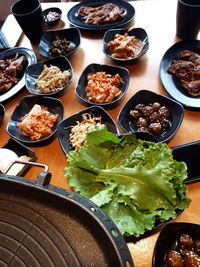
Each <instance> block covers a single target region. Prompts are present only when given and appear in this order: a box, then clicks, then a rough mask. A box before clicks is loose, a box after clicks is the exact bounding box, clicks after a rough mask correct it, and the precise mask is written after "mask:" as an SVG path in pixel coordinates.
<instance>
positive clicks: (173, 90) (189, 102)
mask: <svg viewBox="0 0 200 267" xmlns="http://www.w3.org/2000/svg"><path fill="white" fill-rule="evenodd" d="M185 49H187V50H191V51H194V52H195V53H197V54H199V55H200V41H199V40H191V41H181V42H178V43H176V44H174V45H173V46H171V47H170V48H169V49H168V50H167V51H166V52H165V54H164V56H163V58H162V60H161V63H160V80H161V82H162V85H163V87H164V88H165V90H166V91H167V92H168V94H169V95H170V96H172V97H173V98H174V99H175V100H177V101H178V102H180V103H181V104H182V105H184V107H185V108H186V109H194V110H199V109H200V96H197V97H194V96H191V95H189V94H188V93H187V91H186V89H184V88H183V87H182V86H181V84H180V82H179V81H178V80H177V79H176V77H174V75H172V74H169V73H168V72H167V70H168V68H169V67H170V66H171V64H172V62H173V60H178V59H179V53H180V52H181V51H183V50H185Z"/></svg>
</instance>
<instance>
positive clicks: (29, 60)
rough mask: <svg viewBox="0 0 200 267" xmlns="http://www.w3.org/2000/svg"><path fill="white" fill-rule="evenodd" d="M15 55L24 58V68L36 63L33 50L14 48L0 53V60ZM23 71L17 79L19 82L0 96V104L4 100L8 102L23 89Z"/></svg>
mask: <svg viewBox="0 0 200 267" xmlns="http://www.w3.org/2000/svg"><path fill="white" fill-rule="evenodd" d="M17 53H18V54H19V56H24V57H25V58H26V59H27V63H26V67H28V66H29V65H31V64H34V63H36V62H37V58H36V56H35V54H34V52H33V50H31V49H28V48H24V47H14V48H11V49H8V50H5V51H4V52H2V53H0V60H1V59H3V60H4V59H8V58H13V57H14V56H15V55H16V54H17ZM26 67H25V69H26ZM25 69H24V70H23V72H22V74H21V75H20V77H18V78H19V79H20V80H19V82H18V83H17V84H16V85H14V86H13V87H11V89H10V90H8V91H6V92H5V93H2V94H0V103H1V102H3V101H5V100H8V99H9V98H11V97H12V96H14V95H15V94H17V93H18V92H19V91H20V90H22V89H23V87H24V85H25V75H24V74H25Z"/></svg>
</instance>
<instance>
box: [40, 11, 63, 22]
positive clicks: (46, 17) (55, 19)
mask: <svg viewBox="0 0 200 267" xmlns="http://www.w3.org/2000/svg"><path fill="white" fill-rule="evenodd" d="M51 12H56V13H57V16H53V14H52V15H51ZM43 15H44V21H45V23H46V24H47V25H49V26H53V25H55V24H56V23H58V21H59V20H60V18H61V16H62V11H61V9H60V8H58V7H50V8H47V9H45V10H44V11H43Z"/></svg>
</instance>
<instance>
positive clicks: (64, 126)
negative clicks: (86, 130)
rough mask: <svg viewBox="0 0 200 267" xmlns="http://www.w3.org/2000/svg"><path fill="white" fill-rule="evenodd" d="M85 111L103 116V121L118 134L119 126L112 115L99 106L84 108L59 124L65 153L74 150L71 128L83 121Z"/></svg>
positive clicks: (61, 143) (59, 134) (59, 132)
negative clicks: (70, 136) (71, 140)
mask: <svg viewBox="0 0 200 267" xmlns="http://www.w3.org/2000/svg"><path fill="white" fill-rule="evenodd" d="M85 113H89V114H91V115H93V116H95V117H101V123H102V124H105V125H106V127H107V128H108V130H109V131H111V132H113V133H115V134H117V127H116V125H115V122H114V121H113V119H112V118H111V117H110V115H109V114H108V113H107V112H106V111H105V110H104V109H103V108H102V107H99V106H92V107H89V108H87V109H84V110H82V111H80V112H78V113H76V114H74V115H72V116H70V117H68V118H66V119H64V120H63V121H61V122H60V123H59V125H58V139H59V142H60V145H61V148H62V150H63V152H64V153H65V154H67V153H68V152H69V151H70V150H73V147H72V145H71V143H70V138H69V135H70V133H71V129H72V127H73V126H75V125H76V124H77V122H78V121H79V122H80V121H82V115H83V114H85Z"/></svg>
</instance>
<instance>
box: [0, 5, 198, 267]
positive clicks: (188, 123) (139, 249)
mask: <svg viewBox="0 0 200 267" xmlns="http://www.w3.org/2000/svg"><path fill="white" fill-rule="evenodd" d="M130 3H131V4H132V5H133V6H134V8H135V11H136V14H135V18H134V20H133V22H131V23H130V24H129V25H127V27H129V28H130V27H142V28H144V29H145V30H146V31H147V33H148V36H149V42H150V47H149V51H148V52H147V54H146V55H145V56H144V57H143V58H142V59H141V60H140V61H138V62H136V63H134V64H132V65H127V66H125V67H126V68H127V69H128V70H129V72H130V77H131V79H130V84H129V89H128V92H127V94H126V96H125V97H124V99H123V101H122V103H121V104H120V105H119V106H118V107H117V108H115V109H113V110H108V113H109V114H110V115H111V116H112V118H113V119H114V120H115V121H116V118H117V115H118V113H119V111H120V109H121V107H122V106H123V105H124V103H125V102H126V101H127V100H128V99H129V98H130V97H131V96H132V95H134V94H135V93H136V92H137V91H139V90H141V89H148V90H152V91H154V92H157V93H160V94H163V95H167V93H166V92H165V90H164V88H163V87H162V85H161V82H160V79H159V64H160V61H161V58H162V56H163V54H164V53H165V51H166V50H167V49H168V48H169V47H170V46H172V45H173V44H174V43H175V42H178V41H179V39H178V38H177V37H176V36H175V29H176V1H175V0H159V1H136V2H135V1H132V2H130ZM75 4H76V3H43V4H42V8H43V9H45V8H48V7H53V6H57V7H59V8H61V9H62V12H63V13H62V20H61V21H60V22H59V24H57V25H56V26H54V28H66V27H68V26H69V22H68V21H67V12H68V10H69V9H70V8H71V7H72V6H73V5H75ZM13 21H14V18H13V17H12V15H9V17H8V19H7V20H6V22H5V25H4V31H5V30H6V31H7V33H8V34H10V35H11V34H12V32H13V33H14V32H15V27H16V29H17V28H18V25H17V24H16V23H13ZM54 28H49V29H54ZM81 35H82V36H81V45H80V48H79V49H78V50H77V51H76V52H75V53H74V54H73V55H71V56H70V57H69V60H70V62H71V64H72V67H73V70H74V78H73V81H72V83H71V84H70V86H69V87H68V88H67V90H66V92H65V94H64V95H63V96H62V97H60V100H61V101H62V102H63V104H64V107H65V110H64V118H66V117H68V116H70V115H72V114H74V113H76V112H78V111H80V110H83V109H85V108H86V107H85V106H82V105H81V104H80V103H79V102H78V101H77V99H76V97H75V94H74V88H75V86H76V83H77V81H78V78H79V77H80V75H81V73H82V71H83V70H84V68H85V67H86V66H87V65H88V64H90V63H101V64H113V65H116V63H114V62H113V61H112V60H110V59H108V58H106V57H105V56H104V54H103V52H102V37H103V34H102V33H85V32H82V33H81ZM198 39H199V36H198ZM19 46H23V47H29V48H31V44H30V42H29V41H28V39H27V38H26V37H24V36H23V37H22V38H21V40H20V42H19ZM32 48H33V50H34V51H35V53H36V55H37V56H38V52H37V49H38V47H37V46H34V47H32ZM38 59H39V60H42V58H41V57H40V56H38ZM26 95H28V92H27V91H26V90H25V89H24V90H23V91H21V92H20V94H18V95H17V96H16V97H15V98H14V99H12V100H10V101H7V102H6V103H5V104H4V105H5V109H6V115H5V119H4V121H3V124H2V126H1V128H0V146H3V145H4V144H5V143H6V142H7V141H8V139H9V138H10V137H9V135H8V134H7V133H6V126H7V123H8V121H9V119H10V116H11V114H12V112H13V110H14V109H15V107H16V105H17V104H18V102H19V101H20V99H21V98H23V97H24V96H26ZM199 132H200V113H199V112H196V111H189V110H185V111H184V119H183V122H182V124H181V127H180V129H179V130H178V132H177V133H176V135H175V136H174V138H173V139H172V140H171V141H170V143H169V146H176V145H180V144H184V143H188V142H192V141H196V140H199V139H200V134H199ZM31 149H32V150H33V151H35V153H36V156H37V158H38V162H40V163H44V164H47V165H48V166H49V169H50V172H51V173H52V180H51V183H52V184H54V185H56V186H60V187H63V188H66V189H70V188H69V186H68V185H67V181H66V178H65V177H64V175H63V169H64V167H65V166H66V165H67V160H66V156H65V155H64V153H63V152H62V150H61V147H60V144H59V141H58V139H57V138H56V139H55V140H54V141H53V142H52V143H51V144H49V145H48V146H41V147H31ZM38 172H39V170H38V169H37V168H31V169H30V170H29V171H28V172H27V173H26V175H25V177H27V178H31V179H33V178H36V176H37V174H38ZM199 190H200V183H196V184H193V185H189V186H188V196H189V197H191V198H192V203H191V204H190V206H189V208H188V209H186V210H185V211H184V212H183V213H182V214H181V215H180V216H179V217H178V218H177V219H176V221H187V222H194V223H200V214H199V204H200V194H199ZM158 234H159V233H156V234H154V235H152V236H150V237H148V238H145V239H142V240H140V241H138V242H136V243H134V242H131V241H130V242H128V247H129V249H130V251H131V254H132V256H133V260H134V263H135V266H136V267H149V266H151V260H152V254H153V249H154V245H155V242H156V239H157V237H158Z"/></svg>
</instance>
